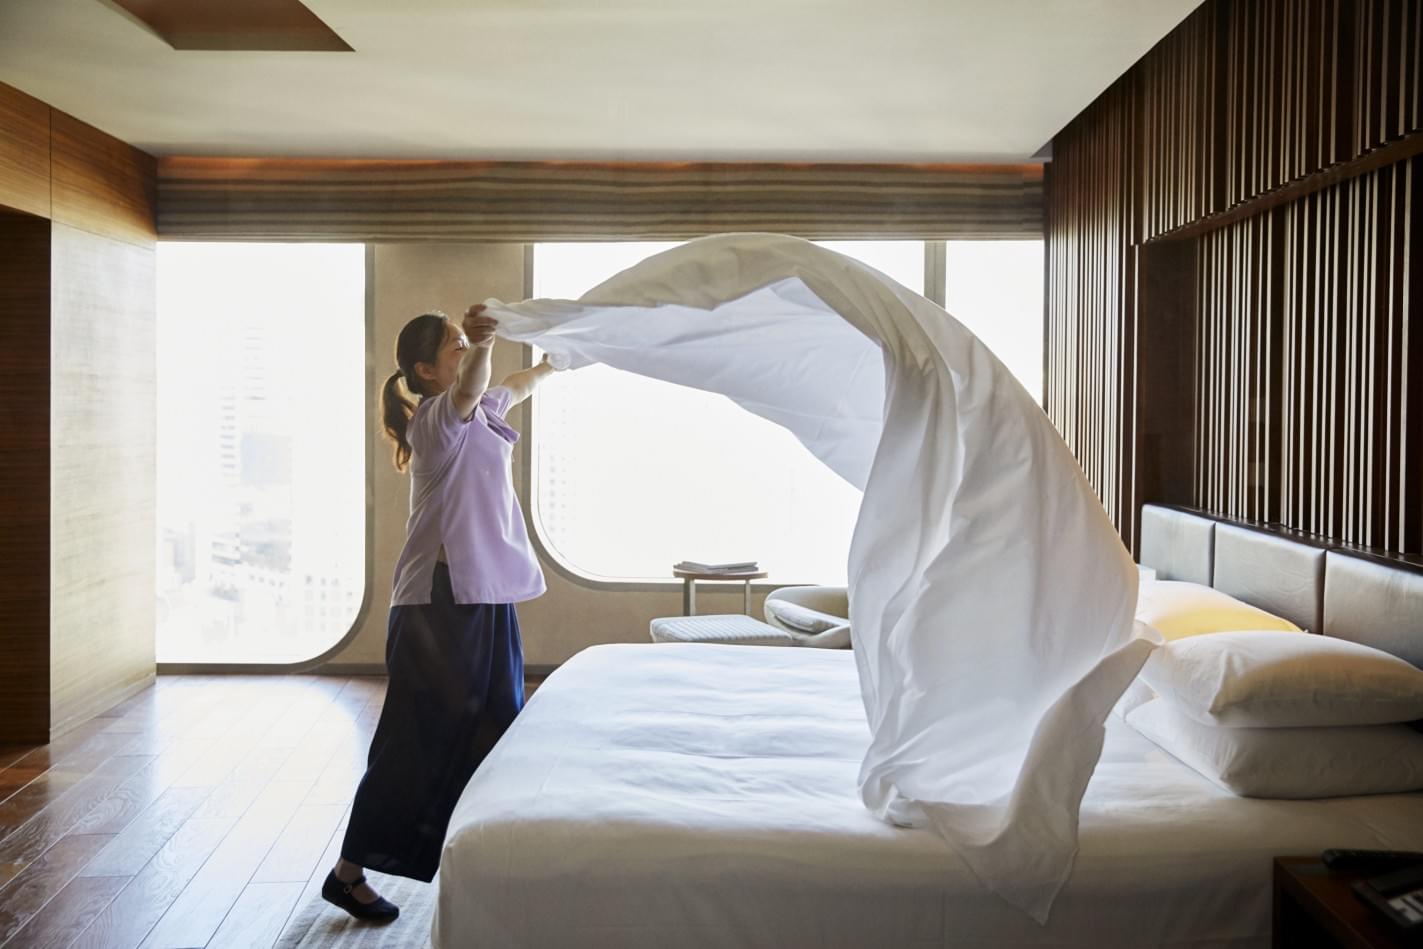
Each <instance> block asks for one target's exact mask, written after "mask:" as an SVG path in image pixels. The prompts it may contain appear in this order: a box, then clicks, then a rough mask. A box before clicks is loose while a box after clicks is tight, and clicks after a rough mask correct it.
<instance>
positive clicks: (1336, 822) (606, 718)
mask: <svg viewBox="0 0 1423 949" xmlns="http://www.w3.org/2000/svg"><path fill="white" fill-rule="evenodd" d="M1142 550H1143V558H1142V559H1143V562H1144V563H1146V564H1147V565H1149V566H1152V567H1154V568H1155V569H1157V571H1158V573H1159V574H1160V575H1162V576H1163V577H1164V578H1168V579H1169V578H1171V577H1173V576H1176V577H1185V576H1186V574H1187V573H1190V572H1192V571H1194V576H1195V577H1196V578H1197V579H1198V580H1200V581H1203V582H1207V583H1210V584H1213V585H1215V586H1216V587H1218V588H1220V589H1222V590H1226V591H1227V592H1233V593H1234V594H1235V595H1236V596H1238V597H1240V598H1242V599H1249V600H1252V601H1254V602H1256V603H1257V604H1259V605H1261V606H1263V607H1265V608H1270V607H1271V606H1273V607H1275V608H1276V609H1277V610H1287V611H1289V612H1290V613H1292V614H1293V615H1292V616H1291V618H1292V619H1294V620H1295V622H1297V623H1299V625H1301V626H1304V627H1305V628H1308V629H1310V630H1316V631H1317V630H1323V631H1324V632H1325V633H1335V632H1337V633H1338V634H1340V635H1344V636H1347V637H1348V638H1352V639H1355V640H1357V641H1363V642H1366V643H1368V644H1371V645H1376V646H1380V647H1382V646H1385V645H1386V646H1387V647H1388V648H1389V650H1390V651H1392V652H1394V654H1396V655H1402V656H1403V657H1404V658H1408V659H1409V660H1410V661H1411V662H1414V663H1415V664H1418V665H1423V629H1420V628H1418V627H1419V625H1420V624H1423V571H1417V570H1415V569H1413V565H1411V564H1408V563H1391V562H1387V561H1383V560H1379V559H1376V558H1369V557H1364V556H1360V555H1358V554H1357V553H1355V552H1346V551H1342V550H1340V549H1338V548H1332V547H1331V546H1330V545H1328V544H1324V543H1320V542H1315V541H1311V540H1309V539H1303V538H1298V537H1292V536H1286V535H1282V534H1279V533H1276V532H1270V531H1260V530H1256V529H1254V528H1251V527H1247V526H1244V525H1233V524H1227V523H1221V522H1217V521H1215V520H1213V519H1210V518H1205V517H1202V516H1200V515H1198V514H1194V513H1191V512H1186V511H1179V510H1172V509H1167V508H1149V509H1148V510H1147V511H1146V512H1144V515H1143V543H1142ZM1409 624H1412V625H1411V626H1410V625H1409ZM868 740H869V734H868V730H867V727H866V725H865V720H864V712H863V705H862V703H861V699H860V695H859V686H858V680H857V678H856V671H855V665H854V661H853V657H852V656H851V655H850V654H849V653H848V652H841V651H821V650H785V649H775V648H771V647H756V646H736V647H728V646H714V645H697V644H688V645H670V644H659V645H616V646H602V647H597V648H595V649H591V650H587V651H585V652H583V653H581V654H579V655H578V656H576V657H575V658H574V659H573V660H571V661H569V662H568V663H566V664H565V665H564V666H563V667H562V668H560V669H559V670H558V671H557V672H555V673H554V674H553V675H552V676H551V677H550V678H549V679H548V680H547V682H545V684H544V685H543V686H542V687H541V688H540V689H539V690H538V693H537V694H536V695H535V696H534V697H533V699H532V700H531V702H530V703H529V705H528V707H527V709H526V710H525V712H524V713H523V714H522V715H521V716H520V718H519V719H518V721H516V722H515V724H514V726H513V728H512V729H511V730H510V731H509V733H508V734H507V735H506V736H505V738H504V739H503V740H502V741H501V742H500V744H499V745H498V747H497V748H496V749H495V750H494V752H493V753H492V754H491V756H490V757H489V759H488V760H487V761H486V763H485V764H484V765H483V766H482V767H481V769H480V771H479V772H478V773H477V774H476V776H475V778H474V779H473V780H472V781H471V782H470V784H469V786H468V788H467V789H466V791H465V794H464V796H463V798H462V799H461V801H460V804H459V806H458V807H457V809H456V811H455V815H454V818H453V820H452V822H451V826H450V832H449V836H448V838H447V843H446V848H445V853H444V859H443V862H442V864H441V871H440V883H439V887H440V889H439V894H438V903H437V910H436V916H435V921H434V925H433V930H432V940H433V942H434V945H435V946H437V947H440V949H453V947H456V946H475V945H478V946H563V945H577V946H658V947H665V946H768V947H770V946H775V947H795V946H875V947H881V946H884V947H891V946H963V947H987V946H1156V945H1171V946H1198V947H1235V946H1241V947H1244V946H1264V945H1267V944H1268V941H1269V926H1270V911H1271V906H1270V902H1271V894H1270V868H1271V859H1270V858H1271V857H1273V856H1275V855H1284V854H1310V853H1317V852H1318V851H1319V850H1321V849H1323V848H1326V847H1366V848H1391V849H1420V850H1423V794H1397V795H1378V796H1371V797H1353V798H1337V799H1331V800H1318V801H1278V800H1258V799H1246V798H1240V797H1236V796H1234V795H1232V794H1230V793H1229V792H1227V791H1224V790H1221V789H1220V788H1218V787H1216V786H1215V785H1214V784H1212V783H1211V782H1210V781H1208V780H1206V779H1205V778H1203V777H1201V776H1200V775H1199V774H1197V773H1196V772H1195V771H1193V770H1191V769H1190V768H1188V767H1186V766H1185V765H1183V764H1181V763H1179V762H1178V761H1176V760H1175V759H1174V758H1172V757H1170V756H1169V755H1167V754H1166V753H1165V752H1163V751H1161V750H1160V749H1158V748H1157V747H1156V746H1155V745H1154V744H1152V743H1151V742H1149V741H1148V740H1147V739H1145V738H1143V737H1142V736H1141V735H1139V734H1137V733H1136V732H1135V731H1134V730H1133V729H1132V728H1131V727H1130V726H1128V725H1126V724H1125V723H1123V722H1122V721H1120V720H1118V719H1115V718H1113V719H1110V720H1109V722H1108V734H1107V742H1106V746H1105V750H1104V752H1103V755H1102V759H1101V762H1100V764H1099V766H1098V768H1097V770H1096V772H1095V774H1094V777H1093V779H1092V783H1091V785H1090V786H1089V789H1088V791H1087V795H1086V798H1085V800H1084V802H1083V806H1082V812H1081V833H1080V852H1079V856H1078V859H1077V862H1076V865H1075V868H1074V871H1073V875H1072V877H1071V879H1070V880H1069V882H1068V883H1067V885H1066V887H1065V888H1064V889H1063V891H1062V893H1061V895H1060V896H1059V898H1058V900H1057V902H1056V904H1055V905H1054V908H1053V911H1052V915H1051V918H1050V920H1049V921H1048V923H1047V925H1045V926H1038V925H1037V924H1036V923H1034V922H1033V921H1032V920H1030V919H1029V918H1028V917H1027V916H1025V915H1024V914H1023V913H1022V912H1021V911H1019V910H1017V909H1015V908H1014V907H1012V906H1010V905H1008V904H1007V903H1004V902H1002V901H1001V900H999V899H998V898H996V897H994V896H993V895H991V894H990V893H988V892H987V891H986V890H984V889H983V887H982V886H981V885H980V884H979V883H978V882H977V881H976V880H975V878H974V877H973V875H972V874H971V873H970V872H969V870H968V869H967V866H966V865H965V864H964V863H963V862H962V861H961V860H960V859H959V858H958V857H956V856H955V855H954V854H953V853H952V852H950V851H949V850H948V848H947V847H946V845H945V844H944V843H943V842H942V839H941V838H939V837H938V836H937V835H935V834H934V833H932V832H930V831H926V830H905V829H899V828H895V827H892V826H889V825H887V824H884V823H882V822H880V821H878V820H876V819H875V818H874V817H873V816H872V815H870V814H869V813H868V812H867V811H866V810H865V808H864V806H863V805H862V804H861V802H860V799H859V796H858V794H857V790H856V775H857V772H858V768H859V764H860V760H861V757H862V755H863V752H864V749H865V746H866V744H867V743H868Z"/></svg>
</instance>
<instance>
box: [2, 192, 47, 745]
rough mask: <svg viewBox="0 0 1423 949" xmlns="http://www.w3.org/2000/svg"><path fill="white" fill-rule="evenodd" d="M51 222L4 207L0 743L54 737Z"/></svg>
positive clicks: (32, 740) (45, 739)
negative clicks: (51, 692)
mask: <svg viewBox="0 0 1423 949" xmlns="http://www.w3.org/2000/svg"><path fill="white" fill-rule="evenodd" d="M49 261H50V223H49V222H48V221H46V220H44V219H43V218H39V217H34V216H31V215H28V214H18V213H12V212H0V336H3V338H4V340H5V344H4V345H3V346H0V446H3V454H4V458H5V462H4V465H3V466H0V744H6V743H11V742H39V741H47V740H48V739H49V569H50V566H49V542H50V538H49V513H50V491H49V462H50V440H49V396H50V393H49V347H50V327H49V295H50V273H49Z"/></svg>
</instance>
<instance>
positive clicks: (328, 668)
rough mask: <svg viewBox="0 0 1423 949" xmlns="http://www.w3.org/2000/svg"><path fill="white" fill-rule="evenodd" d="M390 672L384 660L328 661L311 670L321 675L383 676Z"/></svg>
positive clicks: (312, 672)
mask: <svg viewBox="0 0 1423 949" xmlns="http://www.w3.org/2000/svg"><path fill="white" fill-rule="evenodd" d="M388 672H389V670H388V669H386V667H385V663H383V662H327V663H324V664H322V665H320V666H317V667H316V668H315V669H312V670H311V674H312V675H319V676H383V675H386V674H387V673H388Z"/></svg>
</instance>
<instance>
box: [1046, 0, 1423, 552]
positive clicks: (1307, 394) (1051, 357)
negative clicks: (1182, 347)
mask: <svg viewBox="0 0 1423 949" xmlns="http://www.w3.org/2000/svg"><path fill="white" fill-rule="evenodd" d="M1420 54H1423V7H1420V5H1419V4H1417V3H1416V2H1414V0H1304V2H1296V0H1241V2H1236V3H1225V2H1222V0H1211V2H1207V3H1206V4H1204V5H1202V7H1200V8H1199V9H1198V10H1197V11H1196V12H1195V13H1193V14H1192V15H1191V16H1190V17H1188V18H1187V20H1186V21H1184V22H1183V23H1182V24H1181V25H1180V26H1179V27H1178V28H1177V29H1176V30H1175V31H1173V32H1172V34H1171V35H1169V36H1168V37H1167V38H1166V39H1164V40H1163V41H1162V42H1161V43H1160V44H1159V45H1158V46H1157V47H1156V48H1154V49H1153V50H1152V51H1151V52H1149V53H1148V54H1147V56H1145V57H1144V58H1143V59H1142V60H1141V61H1140V62H1139V63H1138V64H1137V66H1135V67H1133V69H1132V70H1131V71H1129V72H1128V73H1127V74H1126V75H1125V76H1123V77H1122V78H1121V79H1120V80H1118V82H1117V83H1116V84H1115V85H1114V86H1113V87H1112V88H1111V89H1109V90H1108V91H1107V92H1106V93H1104V94H1103V95H1102V96H1101V97H1100V98H1099V99H1098V100H1097V102H1095V103H1094V104H1093V105H1092V106H1090V107H1089V108H1088V109H1087V110H1085V111H1084V112H1083V113H1082V115H1080V116H1079V117H1078V118H1077V119H1075V120H1074V121H1073V122H1072V123H1071V124H1070V125H1069V126H1068V127H1067V128H1066V129H1064V131H1063V132H1062V133H1061V134H1060V135H1059V136H1058V137H1057V138H1055V139H1054V142H1053V152H1054V166H1053V168H1052V169H1051V171H1050V173H1049V176H1048V193H1047V216H1046V220H1047V234H1048V252H1047V253H1048V263H1047V270H1048V288H1047V295H1046V301H1047V303H1046V305H1047V330H1046V332H1047V338H1048V349H1049V352H1048V353H1047V355H1046V361H1047V364H1048V367H1049V373H1048V380H1047V388H1048V392H1047V399H1046V405H1047V408H1048V411H1049V414H1050V416H1051V417H1052V418H1053V419H1054V421H1055V422H1056V423H1057V424H1058V426H1059V428H1060V429H1061V430H1062V432H1063V435H1064V437H1065V438H1066V439H1067V441H1068V443H1069V445H1071V446H1072V448H1073V450H1074V451H1075V452H1076V453H1077V456H1078V458H1079V459H1080V460H1081V462H1082V464H1083V468H1084V470H1085V471H1086V472H1087V474H1088V477H1089V479H1090V480H1091V481H1092V483H1093V484H1094V486H1096V487H1097V489H1098V491H1099V492H1101V494H1102V498H1103V503H1104V504H1105V505H1106V507H1107V510H1108V512H1109V513H1110V514H1111V515H1112V516H1113V518H1114V519H1115V520H1116V522H1117V523H1118V524H1119V526H1120V527H1121V528H1122V531H1123V535H1124V537H1127V538H1130V537H1132V535H1133V533H1134V525H1133V523H1132V516H1133V513H1134V511H1135V509H1136V508H1137V507H1138V506H1139V505H1140V504H1141V503H1142V502H1146V501H1175V502H1182V501H1188V502H1189V503H1195V504H1197V505H1199V506H1202V507H1205V508H1207V509H1209V510H1212V511H1215V512H1217V513H1221V514H1226V515H1232V516H1237V517H1244V518H1250V519H1255V520H1263V521H1267V522H1272V523H1279V524H1281V525H1284V526H1287V527H1291V528H1295V529H1298V530H1302V531H1307V532H1311V533H1317V534H1324V535H1328V536H1330V537H1332V538H1335V539H1338V540H1342V541H1346V542H1350V543H1356V544H1360V545H1364V546H1371V547H1376V548H1381V549H1383V550H1386V551H1406V552H1416V551H1419V550H1423V487H1420V485H1423V472H1420V470H1419V466H1420V464H1423V455H1420V451H1423V447H1420V442H1423V435H1420V434H1419V432H1420V430H1423V429H1421V428H1420V426H1423V392H1420V390H1423V339H1420V338H1423V331H1420V330H1419V328H1418V327H1419V317H1418V315H1417V303H1416V300H1417V297H1418V290H1417V288H1418V287H1419V280H1420V269H1419V268H1420V263H1419V260H1420V258H1423V254H1419V253H1418V247H1419V240H1420V235H1419V231H1420V227H1423V223H1420V206H1423V202H1420V200H1419V198H1418V188H1419V180H1420V175H1423V166H1420V162H1423V158H1420V157H1419V155H1420V153H1423V130H1420V118H1423V71H1421V70H1423V67H1420V61H1423V55H1420ZM1133 175H1136V176H1137V177H1136V187H1132V185H1131V179H1132V176H1133ZM1124 196H1125V200H1124ZM1124 231H1127V232H1129V233H1130V239H1129V240H1127V241H1125V242H1123V241H1120V240H1112V239H1108V238H1107V235H1118V234H1121V233H1123V232H1124ZM1166 243H1175V244H1176V247H1175V249H1172V250H1165V249H1164V244H1166ZM1123 298H1125V299H1127V300H1130V301H1131V303H1130V306H1129V307H1128V306H1125V305H1123V304H1122V303H1121V302H1120V301H1121V300H1122V299H1123ZM1131 307H1134V310H1132V311H1131V312H1128V311H1129V309H1130V308H1131ZM1182 313H1188V314H1189V320H1188V321H1187V322H1189V323H1190V324H1191V325H1190V326H1189V333H1188V334H1187V338H1188V339H1189V342H1188V343H1187V344H1186V345H1187V348H1189V349H1190V351H1191V358H1190V359H1183V358H1173V352H1172V350H1171V348H1170V346H1167V345H1162V341H1163V340H1172V339H1180V338H1181V337H1180V333H1181V332H1182V330H1183V327H1184V324H1183V323H1182V321H1181V319H1180V315H1181V314H1182ZM1133 319H1134V325H1135V339H1136V340H1137V341H1138V342H1137V343H1136V345H1135V346H1134V347H1133V346H1127V345H1125V344H1124V342H1123V340H1124V338H1125V337H1124V336H1123V334H1122V333H1121V331H1120V327H1121V325H1122V324H1123V323H1124V322H1125V323H1130V322H1132V320H1133ZM1118 377H1120V378H1125V379H1127V380H1128V382H1129V388H1130V391H1132V392H1133V393H1134V394H1135V401H1134V402H1132V401H1128V400H1125V399H1122V400H1119V401H1113V400H1112V395H1113V391H1114V386H1113V382H1112V380H1114V379H1116V378H1118ZM1187 391H1189V392H1192V393H1193V397H1192V399H1191V400H1190V402H1189V403H1188V404H1181V401H1180V394H1181V393H1182V392H1187ZM1173 405H1174V406H1176V410H1179V411H1181V412H1183V413H1185V414H1187V415H1189V417H1190V422H1189V424H1183V423H1181V422H1180V421H1176V422H1172V421H1171V419H1170V411H1174V410H1168V409H1166V408H1164V407H1165V406H1173ZM1183 457H1189V458H1190V459H1191V463H1190V464H1189V465H1187V466H1185V469H1186V470H1188V471H1189V478H1187V477H1185V476H1182V475H1181V474H1180V473H1179V470H1178V469H1177V468H1175V467H1173V466H1172V465H1171V464H1169V463H1167V462H1166V459H1168V458H1169V459H1175V460H1176V461H1177V462H1179V460H1180V459H1182V458H1183ZM1127 470H1131V471H1134V472H1135V480H1134V481H1128V480H1126V479H1121V478H1118V479H1116V480H1114V479H1113V477H1112V473H1113V472H1121V471H1127ZM1188 481H1189V483H1190V492H1189V495H1190V496H1189V498H1183V497H1182V494H1183V491H1184V490H1185V488H1186V485H1187V483H1188Z"/></svg>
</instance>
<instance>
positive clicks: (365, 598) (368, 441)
mask: <svg viewBox="0 0 1423 949" xmlns="http://www.w3.org/2000/svg"><path fill="white" fill-rule="evenodd" d="M211 243H223V242H221V241H213V242H211ZM331 243H343V242H339V241H332V242H331ZM347 243H355V242H347ZM361 247H362V249H363V251H364V258H365V261H364V268H365V273H364V278H365V288H364V291H365V292H364V297H365V305H364V308H365V313H364V316H363V320H362V325H363V327H364V333H365V350H366V354H367V356H366V361H365V362H366V367H365V391H366V392H368V393H374V392H375V391H376V385H377V379H376V371H375V361H374V360H373V359H371V358H370V355H369V354H370V352H371V346H372V343H373V341H374V339H375V247H374V246H372V245H371V244H368V243H362V244H361ZM364 402H365V414H364V416H363V423H362V426H361V427H362V430H363V431H364V432H365V433H366V435H365V439H364V455H365V461H364V472H365V488H364V490H363V491H362V494H363V495H364V497H365V504H366V529H365V556H364V558H363V560H364V561H365V567H364V571H363V577H362V588H361V602H360V605H359V606H358V607H357V608H356V614H355V616H354V617H353V618H352V620H351V625H350V628H348V629H347V630H346V632H345V633H344V634H343V635H342V636H341V637H339V638H338V639H337V640H336V641H335V642H334V643H333V644H331V645H330V646H329V647H327V648H325V649H323V650H322V651H321V652H320V653H318V654H317V655H315V656H311V657H310V658H307V659H295V660H291V661H288V662H262V661H253V662H245V661H242V660H239V659H214V660H212V661H211V662H208V661H202V660H191V661H176V662H158V663H156V664H155V665H156V672H157V674H158V675H185V674H195V673H223V672H235V673H249V674H253V675H260V674H264V673H292V672H309V671H311V670H313V669H316V668H319V667H320V666H323V665H325V664H326V662H327V661H329V660H330V659H332V658H333V657H335V656H337V655H339V654H340V653H341V652H342V651H343V650H344V649H346V647H348V646H349V645H351V643H352V642H353V641H354V640H355V638H356V636H357V634H358V633H359V632H360V631H361V627H362V626H364V625H365V623H366V620H367V618H368V617H369V615H370V611H371V590H372V588H373V587H374V586H375V497H374V493H373V491H372V485H374V483H375V458H376V442H377V440H378V439H377V436H376V428H377V418H376V405H375V399H374V397H372V398H367V399H365V400H364ZM155 595H156V591H155ZM154 632H155V635H156V633H157V630H156V629H155V630H154Z"/></svg>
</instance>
